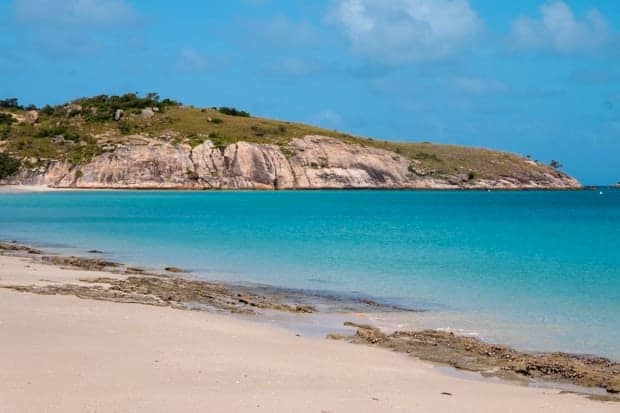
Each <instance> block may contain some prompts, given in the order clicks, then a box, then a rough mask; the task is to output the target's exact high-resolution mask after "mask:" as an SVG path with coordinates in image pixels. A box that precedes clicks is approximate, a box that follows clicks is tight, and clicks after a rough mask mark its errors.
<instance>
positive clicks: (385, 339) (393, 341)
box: [328, 323, 620, 401]
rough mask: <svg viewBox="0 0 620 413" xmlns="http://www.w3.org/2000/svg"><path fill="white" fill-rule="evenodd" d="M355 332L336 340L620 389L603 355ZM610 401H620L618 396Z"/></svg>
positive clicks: (507, 373) (619, 377) (617, 374)
mask: <svg viewBox="0 0 620 413" xmlns="http://www.w3.org/2000/svg"><path fill="white" fill-rule="evenodd" d="M345 325H347V326H349V327H354V328H356V329H357V331H356V333H355V335H353V336H344V335H339V334H332V335H330V336H328V338H331V339H337V340H346V341H349V342H351V343H356V344H366V345H371V346H376V347H383V348H387V349H390V350H393V351H396V352H400V353H407V354H410V355H411V356H414V357H418V358H420V359H423V360H428V361H432V362H436V363H442V364H448V365H451V366H454V367H456V368H458V369H463V370H469V371H475V372H481V373H483V374H484V375H487V376H497V377H501V378H508V379H511V378H512V379H514V378H526V379H544V380H551V381H555V382H568V383H572V384H576V385H579V386H585V387H599V388H603V389H605V390H607V392H608V393H610V394H617V393H620V364H618V363H616V362H614V361H611V360H609V359H606V358H603V357H595V356H585V355H573V354H566V353H526V352H521V351H518V350H515V349H513V348H510V347H507V346H502V345H497V344H487V343H484V342H482V341H480V340H478V339H475V338H471V337H463V336H458V335H455V334H453V333H448V332H442V331H435V330H423V331H396V332H394V333H392V334H386V333H383V332H382V331H381V330H379V329H377V328H375V327H372V326H368V325H360V324H355V323H346V324H345ZM611 400H615V401H620V398H616V397H613V398H612V399H611Z"/></svg>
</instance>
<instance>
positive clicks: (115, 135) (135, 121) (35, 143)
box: [0, 106, 548, 179]
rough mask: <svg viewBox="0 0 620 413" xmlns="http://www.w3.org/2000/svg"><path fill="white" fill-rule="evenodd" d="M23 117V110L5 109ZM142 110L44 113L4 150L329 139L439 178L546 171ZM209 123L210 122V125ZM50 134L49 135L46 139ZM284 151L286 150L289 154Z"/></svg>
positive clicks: (34, 153)
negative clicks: (151, 141) (106, 115)
mask: <svg viewBox="0 0 620 413" xmlns="http://www.w3.org/2000/svg"><path fill="white" fill-rule="evenodd" d="M2 112H12V113H14V114H16V115H18V116H23V115H24V114H25V112H24V111H20V110H10V111H9V110H2ZM138 113H139V110H138V109H136V110H131V111H125V117H124V119H123V120H122V121H121V122H115V121H113V120H107V121H103V122H101V121H92V120H88V119H87V118H86V117H84V116H82V115H78V116H73V117H67V116H66V115H62V114H58V113H57V114H49V115H46V114H43V113H41V114H40V118H39V122H38V123H37V124H36V125H27V124H24V123H13V124H12V125H11V127H10V128H9V129H7V126H6V125H0V136H2V128H4V130H5V132H4V140H0V148H2V147H4V150H5V151H7V152H9V153H12V154H14V155H15V156H17V157H20V158H32V162H30V166H33V165H36V164H37V163H39V159H40V160H45V159H69V160H71V161H73V162H74V163H83V162H87V161H88V160H89V159H91V158H92V157H93V156H95V155H97V154H99V153H101V152H102V151H103V149H102V146H104V144H105V143H108V142H118V141H122V140H123V139H124V137H123V136H124V135H128V134H146V135H149V136H151V137H153V138H157V139H162V140H167V141H171V142H175V143H188V144H190V145H192V146H196V145H198V144H200V143H202V142H203V141H205V140H206V139H210V140H211V141H213V142H214V144H215V145H216V146H226V145H228V144H230V143H234V142H238V141H248V142H255V143H270V144H276V145H280V146H283V147H286V145H288V144H289V143H290V141H291V139H293V138H295V137H302V136H305V135H325V136H332V137H335V138H339V139H341V140H343V141H346V142H349V143H354V144H359V145H362V146H369V147H376V148H382V149H387V150H390V151H394V152H396V153H398V154H400V155H401V156H404V157H406V158H408V159H411V160H416V161H418V162H419V164H418V169H420V168H421V169H424V170H427V171H434V172H433V174H434V175H435V176H445V175H452V174H455V173H464V174H469V173H470V172H472V173H473V175H474V176H475V177H476V178H490V179H495V178H498V177H501V176H510V175H517V174H518V175H529V174H530V173H534V172H539V171H543V170H547V169H548V167H547V166H544V165H539V164H534V163H533V162H530V161H527V160H526V159H524V158H523V157H520V156H517V155H514V154H509V153H505V152H497V151H491V150H486V149H477V148H468V147H461V146H451V145H437V144H430V143H404V142H388V141H382V140H375V139H370V138H361V137H354V136H351V135H347V134H343V133H340V132H335V131H331V130H327V129H322V128H317V127H313V126H308V125H303V124H299V123H292V122H282V121H276V120H271V119H264V118H256V117H238V116H228V115H224V114H222V113H219V112H218V111H216V110H213V109H195V108H191V107H178V106H172V107H167V108H166V109H165V110H163V111H162V112H160V113H156V114H155V116H154V117H153V118H150V119H143V118H142V117H140V116H139V115H138ZM209 119H211V121H209ZM46 135H47V136H46ZM58 135H63V136H65V137H70V138H71V139H72V140H73V141H75V142H76V143H75V144H71V143H54V142H53V141H52V138H53V137H54V136H58ZM285 153H286V151H285Z"/></svg>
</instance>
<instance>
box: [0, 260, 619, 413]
mask: <svg viewBox="0 0 620 413" xmlns="http://www.w3.org/2000/svg"><path fill="white" fill-rule="evenodd" d="M93 276H103V277H110V276H111V277H118V276H119V275H118V274H107V273H96V272H91V271H80V270H67V269H61V268H58V267H53V266H49V265H44V264H36V263H32V262H31V261H29V260H27V259H24V258H18V257H8V256H0V286H1V285H14V284H22V285H28V284H32V283H39V284H49V283H51V282H59V283H65V282H69V281H70V282H75V280H77V279H78V278H83V277H93ZM40 280H45V281H40ZM442 393H450V395H447V394H442ZM41 411H46V412H91V411H93V412H94V411H97V412H110V411H116V412H134V411H136V412H174V411H183V412H194V411H201V412H206V411H208V412H245V411H253V412H257V411H268V412H289V411H290V412H293V411H294V412H333V413H336V412H365V411H367V412H383V411H385V412H497V411H502V412H537V411H541V412H542V411H545V412H550V411H553V412H579V413H581V412H619V411H620V404H618V403H613V402H600V401H593V400H589V399H586V398H585V397H583V396H578V395H572V394H560V391H559V390H553V389H541V388H532V387H524V386H518V385H515V384H512V383H504V382H497V381H493V382H492V381H486V380H482V379H480V380H478V379H473V377H472V378H463V377H460V376H458V375H454V374H446V372H444V370H443V369H439V368H437V367H436V366H434V365H432V364H429V363H426V362H422V361H418V360H415V359H412V358H409V357H407V356H405V355H402V354H397V353H393V352H390V351H387V350H382V349H377V348H370V347H365V346H357V345H352V344H349V343H346V342H339V341H331V340H324V339H317V338H306V337H299V336H297V335H296V332H295V331H293V330H287V329H283V328H278V327H275V326H271V325H267V324H265V323H260V322H255V321H247V320H241V319H238V318H235V317H233V316H230V315H219V314H212V313H205V312H194V311H182V310H175V309H172V308H169V307H154V306H145V305H139V304H119V303H111V302H102V301H92V300H82V299H79V298H75V297H72V296H42V295H35V294H29V293H20V292H15V291H11V290H6V289H1V288H0V412H41Z"/></svg>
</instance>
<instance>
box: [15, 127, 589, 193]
mask: <svg viewBox="0 0 620 413" xmlns="http://www.w3.org/2000/svg"><path fill="white" fill-rule="evenodd" d="M4 183H8V184H23V185H47V186H50V187H57V188H143V189H157V188H160V189H320V188H333V189H337V188H403V189H406V188H429V189H458V188H485V189H486V188H489V189H491V188H495V189H523V188H532V189H535V188H558V189H572V188H580V187H581V185H580V184H579V182H577V181H576V180H575V179H574V178H571V177H569V176H568V175H566V174H564V173H562V172H559V171H556V170H554V169H552V168H533V170H532V172H529V173H528V174H524V175H517V176H515V175H508V176H503V177H501V178H499V179H495V180H485V179H474V180H468V179H467V178H466V177H463V176H462V174H461V175H459V174H454V175H452V176H430V175H428V174H426V173H424V171H421V170H420V171H418V170H417V169H416V161H410V160H408V159H406V158H404V157H402V156H400V155H398V154H396V153H394V152H390V151H387V150H383V149H378V148H371V147H364V146H360V145H357V144H349V143H345V142H342V141H340V140H338V139H334V138H329V137H323V136H306V137H304V138H299V139H294V140H293V141H292V142H291V144H290V145H289V146H287V147H280V146H277V145H267V144H256V143H248V142H237V143H235V144H231V145H229V146H227V147H225V148H218V147H215V146H214V145H213V143H212V142H211V141H208V140H207V141H205V142H204V143H203V144H201V145H199V146H197V147H195V148H191V147H190V146H189V145H185V144H174V143H170V142H165V141H159V140H154V139H149V138H145V137H142V136H138V135H136V136H132V137H130V138H129V139H128V140H127V141H126V143H122V144H116V145H112V146H110V147H108V148H107V150H106V152H104V153H103V154H101V155H98V156H96V157H95V158H93V159H92V160H91V161H90V162H89V163H87V164H84V165H73V164H70V163H68V162H61V161H49V162H48V163H47V164H45V165H44V166H41V167H39V168H38V169H29V170H23V171H21V172H20V173H19V174H18V175H16V176H14V177H12V178H11V179H9V180H6V181H5V182H4Z"/></svg>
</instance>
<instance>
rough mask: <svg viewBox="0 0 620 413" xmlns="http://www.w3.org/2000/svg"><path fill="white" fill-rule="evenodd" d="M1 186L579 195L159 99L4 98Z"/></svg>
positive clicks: (503, 160) (492, 159)
mask: <svg viewBox="0 0 620 413" xmlns="http://www.w3.org/2000/svg"><path fill="white" fill-rule="evenodd" d="M0 152H2V155H1V156H0V182H1V183H5V184H29V185H48V186H53V187H78V188H79V187H82V188H178V189H181V188H187V189H207V188H213V189H237V188H239V189H242V188H243V189H311V188H312V189H315V188H438V189H459V188H468V189H474V188H503V189H520V188H561V189H569V188H579V187H581V185H580V184H579V183H578V182H577V181H576V180H575V179H573V178H571V177H569V176H568V175H566V174H564V173H562V172H560V171H558V170H556V169H555V168H552V167H550V166H547V165H543V164H540V163H537V162H535V161H532V160H530V159H526V158H524V157H521V156H518V155H515V154H510V153H506V152H499V151H492V150H487V149H478V148H468V147H461V146H452V145H437V144H431V143H405V142H388V141H383V140H376V139H371V138H363V137H357V136H352V135H349V134H344V133H341V132H336V131H332V130H327V129H322V128H318V127H313V126H308V125H304V124H299V123H293V122H284V121H277V120H271V119H264V118H258V117H253V116H250V114H249V113H247V112H244V111H241V110H237V109H235V108H226V107H220V108H215V107H213V108H204V109H198V108H194V107H188V106H183V105H181V104H180V103H178V102H175V101H172V100H170V99H160V97H159V96H158V95H157V94H154V93H151V94H148V95H146V96H144V97H140V96H137V95H135V94H127V95H122V96H107V95H101V96H95V97H91V98H81V99H76V100H74V101H72V102H69V103H67V104H64V105H58V106H45V107H43V108H40V109H37V108H34V107H22V106H20V105H19V104H18V103H17V101H16V100H14V99H6V100H3V101H0Z"/></svg>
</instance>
